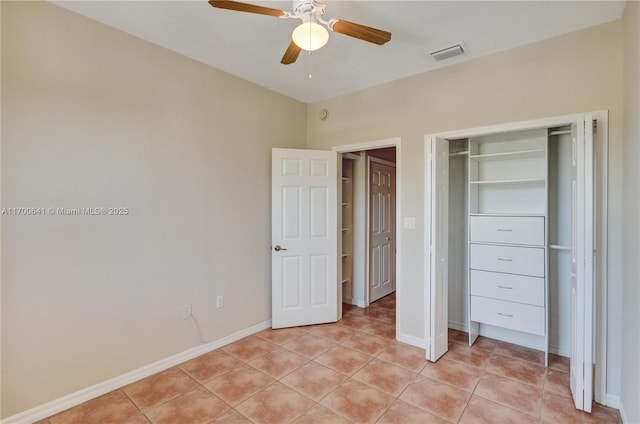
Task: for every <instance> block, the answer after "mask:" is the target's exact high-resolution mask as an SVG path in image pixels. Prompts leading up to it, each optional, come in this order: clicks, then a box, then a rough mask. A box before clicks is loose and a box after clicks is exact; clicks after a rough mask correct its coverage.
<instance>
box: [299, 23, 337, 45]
mask: <svg viewBox="0 0 640 424" xmlns="http://www.w3.org/2000/svg"><path fill="white" fill-rule="evenodd" d="M291 39H292V40H293V42H294V43H296V45H297V46H298V47H300V48H301V49H302V50H307V51H314V50H318V49H319V48H320V47H322V46H324V45H325V44H327V41H329V31H327V29H326V28H325V27H323V26H322V25H320V24H318V23H316V22H304V23H302V24H300V25H298V26H297V27H296V29H294V30H293V34H291Z"/></svg>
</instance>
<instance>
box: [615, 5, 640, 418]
mask: <svg viewBox="0 0 640 424" xmlns="http://www.w3.org/2000/svg"><path fill="white" fill-rule="evenodd" d="M623 24H624V147H623V148H624V163H623V169H624V171H623V172H624V178H623V183H622V184H623V188H622V190H623V193H622V202H623V203H622V210H623V216H622V222H623V226H624V232H623V239H622V255H623V257H622V284H623V287H622V292H623V294H622V299H623V304H622V321H621V325H620V328H622V332H623V333H622V363H621V367H622V369H623V370H624V373H622V390H621V391H622V393H621V396H620V403H621V409H622V412H623V414H624V416H625V417H624V418H626V420H627V422H629V423H640V361H638V358H639V357H640V308H638V305H640V260H639V258H640V220H639V219H638V217H639V216H640V184H638V182H640V3H639V2H637V1H628V2H627V5H626V6H625V11H624V18H623Z"/></svg>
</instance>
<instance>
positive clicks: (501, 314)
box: [498, 312, 513, 318]
mask: <svg viewBox="0 0 640 424" xmlns="http://www.w3.org/2000/svg"><path fill="white" fill-rule="evenodd" d="M498 315H500V316H502V317H507V318H513V315H510V314H503V313H502V312H498Z"/></svg>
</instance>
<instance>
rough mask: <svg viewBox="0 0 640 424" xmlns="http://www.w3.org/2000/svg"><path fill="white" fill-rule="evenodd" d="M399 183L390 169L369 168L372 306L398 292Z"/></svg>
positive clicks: (381, 167)
mask: <svg viewBox="0 0 640 424" xmlns="http://www.w3.org/2000/svg"><path fill="white" fill-rule="evenodd" d="M395 179H396V170H395V168H394V167H392V166H389V165H383V164H380V163H376V162H373V161H372V162H371V164H370V166H369V197H370V213H371V217H370V220H369V222H370V233H369V243H370V247H369V264H370V265H369V266H370V271H369V279H370V293H371V295H370V299H369V301H370V302H375V301H376V300H378V299H380V298H382V297H384V296H386V295H388V294H390V293H392V292H393V291H394V290H395V244H394V241H395V229H394V225H395V209H396V206H395V192H394V191H395Z"/></svg>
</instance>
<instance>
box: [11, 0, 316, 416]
mask: <svg viewBox="0 0 640 424" xmlns="http://www.w3.org/2000/svg"><path fill="white" fill-rule="evenodd" d="M1 7H2V163H1V166H2V175H1V177H2V207H22V206H24V207H44V208H48V207H64V208H82V207H127V208H129V214H128V215H126V216H50V215H47V216H29V217H24V216H3V217H2V374H1V380H2V417H8V416H11V415H14V414H16V413H18V412H20V411H23V410H26V409H28V408H32V407H35V406H37V405H39V404H42V403H45V402H47V401H51V400H53V399H56V398H58V397H61V396H63V395H66V394H69V393H71V392H74V391H77V390H80V389H83V388H86V387H88V386H90V385H92V384H96V383H99V382H101V381H104V380H107V379H109V378H112V377H115V376H117V375H120V374H122V373H125V372H128V371H131V370H134V369H137V368H139V367H142V366H144V365H148V364H150V363H152V362H154V361H157V360H159V359H163V358H166V357H168V356H170V355H173V354H176V353H179V352H182V351H185V350H187V349H189V348H192V347H194V346H197V345H198V344H199V340H198V339H197V338H196V335H195V331H194V328H193V327H192V323H191V322H189V321H183V320H182V306H183V305H184V304H188V303H190V304H192V307H193V315H194V316H195V317H196V318H197V319H198V322H199V323H200V326H201V330H202V334H203V336H204V337H205V338H206V339H208V340H216V339H219V338H221V337H223V336H226V335H229V334H231V333H233V332H235V331H239V330H243V329H245V328H247V327H250V326H252V325H255V324H258V323H262V322H265V321H268V320H269V319H270V318H271V283H270V280H271V278H270V276H271V265H270V255H269V246H270V241H271V224H270V216H271V195H270V192H271V185H270V179H271V177H270V176H271V147H275V146H277V147H304V140H305V137H306V134H305V126H306V124H305V116H306V106H305V104H303V103H300V102H298V101H295V100H292V99H290V98H288V97H285V96H282V95H279V94H276V93H274V92H272V91H270V90H267V89H264V88H262V87H259V86H257V85H255V84H252V83H249V82H247V81H244V80H241V79H239V78H236V77H234V76H231V75H229V74H226V73H223V72H221V71H217V70H215V69H212V68H211V67H209V66H205V65H203V64H201V63H198V62H195V61H193V60H190V59H187V58H185V57H183V56H180V55H178V54H176V53H173V52H171V51H168V50H165V49H163V48H161V47H158V46H155V45H152V44H150V43H148V42H146V41H142V40H140V39H137V38H135V37H132V36H130V35H127V34H125V33H123V32H120V31H117V30H115V29H112V28H109V27H107V26H104V25H102V24H99V23H97V22H94V21H91V20H89V19H86V18H84V17H81V16H79V15H76V14H74V13H71V12H69V11H66V10H64V9H61V8H59V7H57V6H54V5H52V4H49V3H44V2H5V1H3V2H1ZM219 294H220V295H224V296H225V306H224V308H223V309H216V308H215V298H216V295H219Z"/></svg>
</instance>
